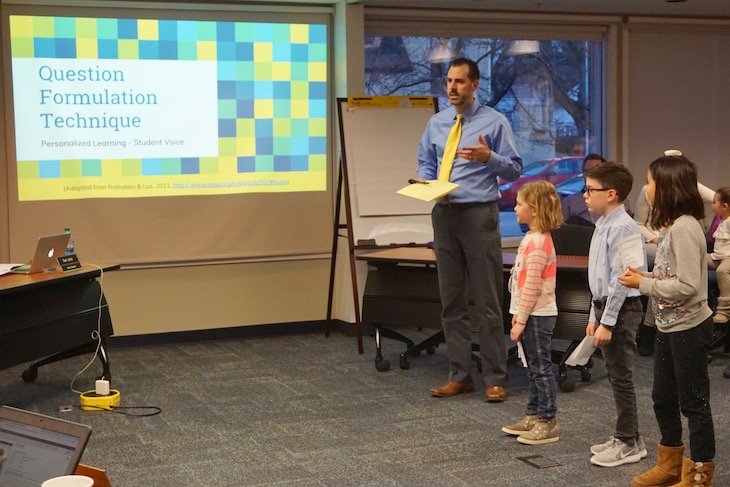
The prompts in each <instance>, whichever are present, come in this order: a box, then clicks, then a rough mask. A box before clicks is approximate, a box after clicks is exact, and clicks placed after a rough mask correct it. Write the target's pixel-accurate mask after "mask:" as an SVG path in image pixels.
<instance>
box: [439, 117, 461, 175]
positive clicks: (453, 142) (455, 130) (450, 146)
mask: <svg viewBox="0 0 730 487" xmlns="http://www.w3.org/2000/svg"><path fill="white" fill-rule="evenodd" d="M461 119H462V116H461V114H460V113H459V114H457V115H456V123H455V124H454V126H453V127H451V132H449V138H448V139H446V147H444V157H443V158H442V159H441V169H439V177H438V179H439V181H448V180H449V176H450V175H451V166H453V165H454V158H455V157H456V149H457V147H458V146H459V140H461Z"/></svg>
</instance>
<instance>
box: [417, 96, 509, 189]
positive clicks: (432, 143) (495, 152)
mask: <svg viewBox="0 0 730 487" xmlns="http://www.w3.org/2000/svg"><path fill="white" fill-rule="evenodd" d="M462 115H463V116H464V120H463V122H462V128H461V141H460V142H459V149H461V148H462V147H464V146H473V145H479V139H478V135H481V136H482V138H483V139H484V140H485V142H486V143H487V145H488V146H489V148H490V149H491V150H492V154H491V155H490V156H489V160H488V161H487V162H485V163H478V162H472V161H467V160H466V159H462V158H461V157H459V156H456V158H455V159H454V165H453V168H452V169H451V177H450V179H449V180H450V181H451V182H452V183H456V184H458V185H459V187H458V188H457V189H456V190H454V191H453V192H452V193H450V194H449V196H447V200H448V201H450V202H453V203H484V202H488V201H497V200H498V199H499V198H500V196H501V195H500V193H499V182H498V181H497V177H498V176H499V177H501V178H503V179H506V180H508V181H514V180H515V179H517V178H519V177H520V174H521V172H522V158H521V157H520V155H519V154H518V153H517V148H516V147H515V138H514V134H513V133H512V129H511V128H510V125H509V122H508V121H507V118H506V117H505V116H504V115H502V114H501V113H499V112H498V111H496V110H494V109H493V108H491V107H488V106H479V104H478V103H477V102H476V101H474V102H473V103H472V104H471V105H470V106H469V108H467V109H466V110H465V111H464V112H463V113H462ZM455 121H456V109H455V108H454V107H453V106H451V107H449V108H447V109H445V110H443V111H441V112H439V113H437V114H435V115H434V116H433V117H431V119H430V120H429V121H428V125H427V126H426V130H425V132H424V134H423V137H422V138H421V142H420V144H419V145H418V170H417V171H416V174H417V175H418V177H420V178H423V179H425V180H429V179H437V176H438V173H439V168H440V167H441V159H442V158H443V156H444V147H445V146H446V139H447V138H448V136H449V132H450V131H451V127H453V125H454V122H455Z"/></svg>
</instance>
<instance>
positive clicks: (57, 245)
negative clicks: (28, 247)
mask: <svg viewBox="0 0 730 487" xmlns="http://www.w3.org/2000/svg"><path fill="white" fill-rule="evenodd" d="M70 237H71V235H70V234H68V233H60V234H58V235H46V236H45V237H41V238H39V239H38V245H36V248H35V254H34V255H33V260H32V261H31V262H30V264H27V265H22V266H20V267H16V268H14V269H13V270H12V272H14V273H16V274H35V273H37V272H52V271H57V270H58V269H60V266H59V265H58V260H57V259H58V257H61V256H62V255H64V254H65V253H66V246H67V245H68V240H69V238H70Z"/></svg>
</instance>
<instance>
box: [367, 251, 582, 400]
mask: <svg viewBox="0 0 730 487" xmlns="http://www.w3.org/2000/svg"><path fill="white" fill-rule="evenodd" d="M357 259H358V260H363V261H366V262H367V263H368V275H367V280H366V282H365V291H364V293H363V305H362V321H363V322H364V323H370V324H371V325H372V326H373V328H374V331H375V346H376V359H375V365H376V368H377V369H378V370H381V371H385V370H388V369H389V367H390V363H389V362H388V361H387V360H384V359H383V357H382V351H381V343H380V337H381V335H382V336H384V337H387V338H393V339H395V340H398V341H401V342H404V343H405V344H406V348H407V349H406V351H405V352H403V353H401V355H400V363H399V365H400V367H401V368H402V369H407V368H409V367H410V362H409V359H411V358H414V357H416V356H418V355H419V354H420V353H421V352H422V351H423V350H426V352H427V353H429V354H432V353H434V352H435V348H436V347H437V346H438V345H439V344H440V343H444V336H443V332H442V331H439V332H437V333H435V334H434V335H432V336H431V337H430V338H428V339H426V340H424V341H422V342H420V343H418V344H415V343H414V342H413V341H412V340H410V339H408V338H407V337H405V336H404V335H402V334H401V333H399V332H396V331H395V330H392V329H390V327H411V328H435V329H439V330H440V329H441V299H440V296H439V288H438V275H437V272H436V255H435V253H434V251H433V250H432V249H429V248H416V247H400V248H393V249H387V250H382V251H377V252H371V253H367V254H362V255H359V256H358V257H357ZM557 259H558V275H557V284H556V286H557V292H556V298H557V304H558V310H559V312H558V320H557V322H556V324H555V330H554V332H553V338H556V339H563V340H569V341H571V344H570V346H569V347H568V350H566V352H565V353H563V354H562V356H561V357H560V359H559V360H558V364H559V378H558V380H559V383H560V386H561V390H564V391H567V390H572V387H574V383H572V382H571V381H569V380H568V379H567V366H566V365H565V364H564V361H565V359H566V358H567V357H568V355H569V354H570V353H572V351H573V349H574V347H575V346H576V345H577V344H578V343H579V342H580V340H582V339H583V337H585V327H586V324H587V323H588V313H589V311H590V303H591V294H590V290H589V289H588V275H587V272H588V257H583V256H569V255H559V256H557ZM514 260H515V254H514V253H504V254H502V265H503V270H504V277H505V278H504V288H503V291H504V297H503V301H502V310H503V313H502V318H503V326H504V329H505V333H509V330H510V328H511V327H512V323H511V319H512V317H511V315H510V314H509V300H510V294H509V292H508V290H507V282H508V280H509V270H510V269H511V267H512V264H513V263H514ZM469 314H470V317H471V319H472V323H475V322H476V321H475V319H474V318H475V316H474V310H473V306H472V305H471V300H470V304H469ZM475 331H476V330H475ZM474 348H475V350H476V349H477V348H478V347H477V346H476V345H475V346H474ZM478 365H480V364H479V362H478ZM581 379H582V380H584V381H588V380H590V372H589V371H588V370H587V369H586V368H582V369H581Z"/></svg>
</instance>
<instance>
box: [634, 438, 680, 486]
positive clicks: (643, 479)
mask: <svg viewBox="0 0 730 487" xmlns="http://www.w3.org/2000/svg"><path fill="white" fill-rule="evenodd" d="M683 455H684V445H681V446H664V445H662V444H661V443H659V444H658V445H657V447H656V465H655V466H654V467H652V468H650V469H649V470H647V471H646V472H644V473H641V474H639V475H637V476H636V477H634V478H633V479H631V487H669V486H670V485H674V484H676V483H677V482H679V481H680V480H681V479H682V458H683Z"/></svg>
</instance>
